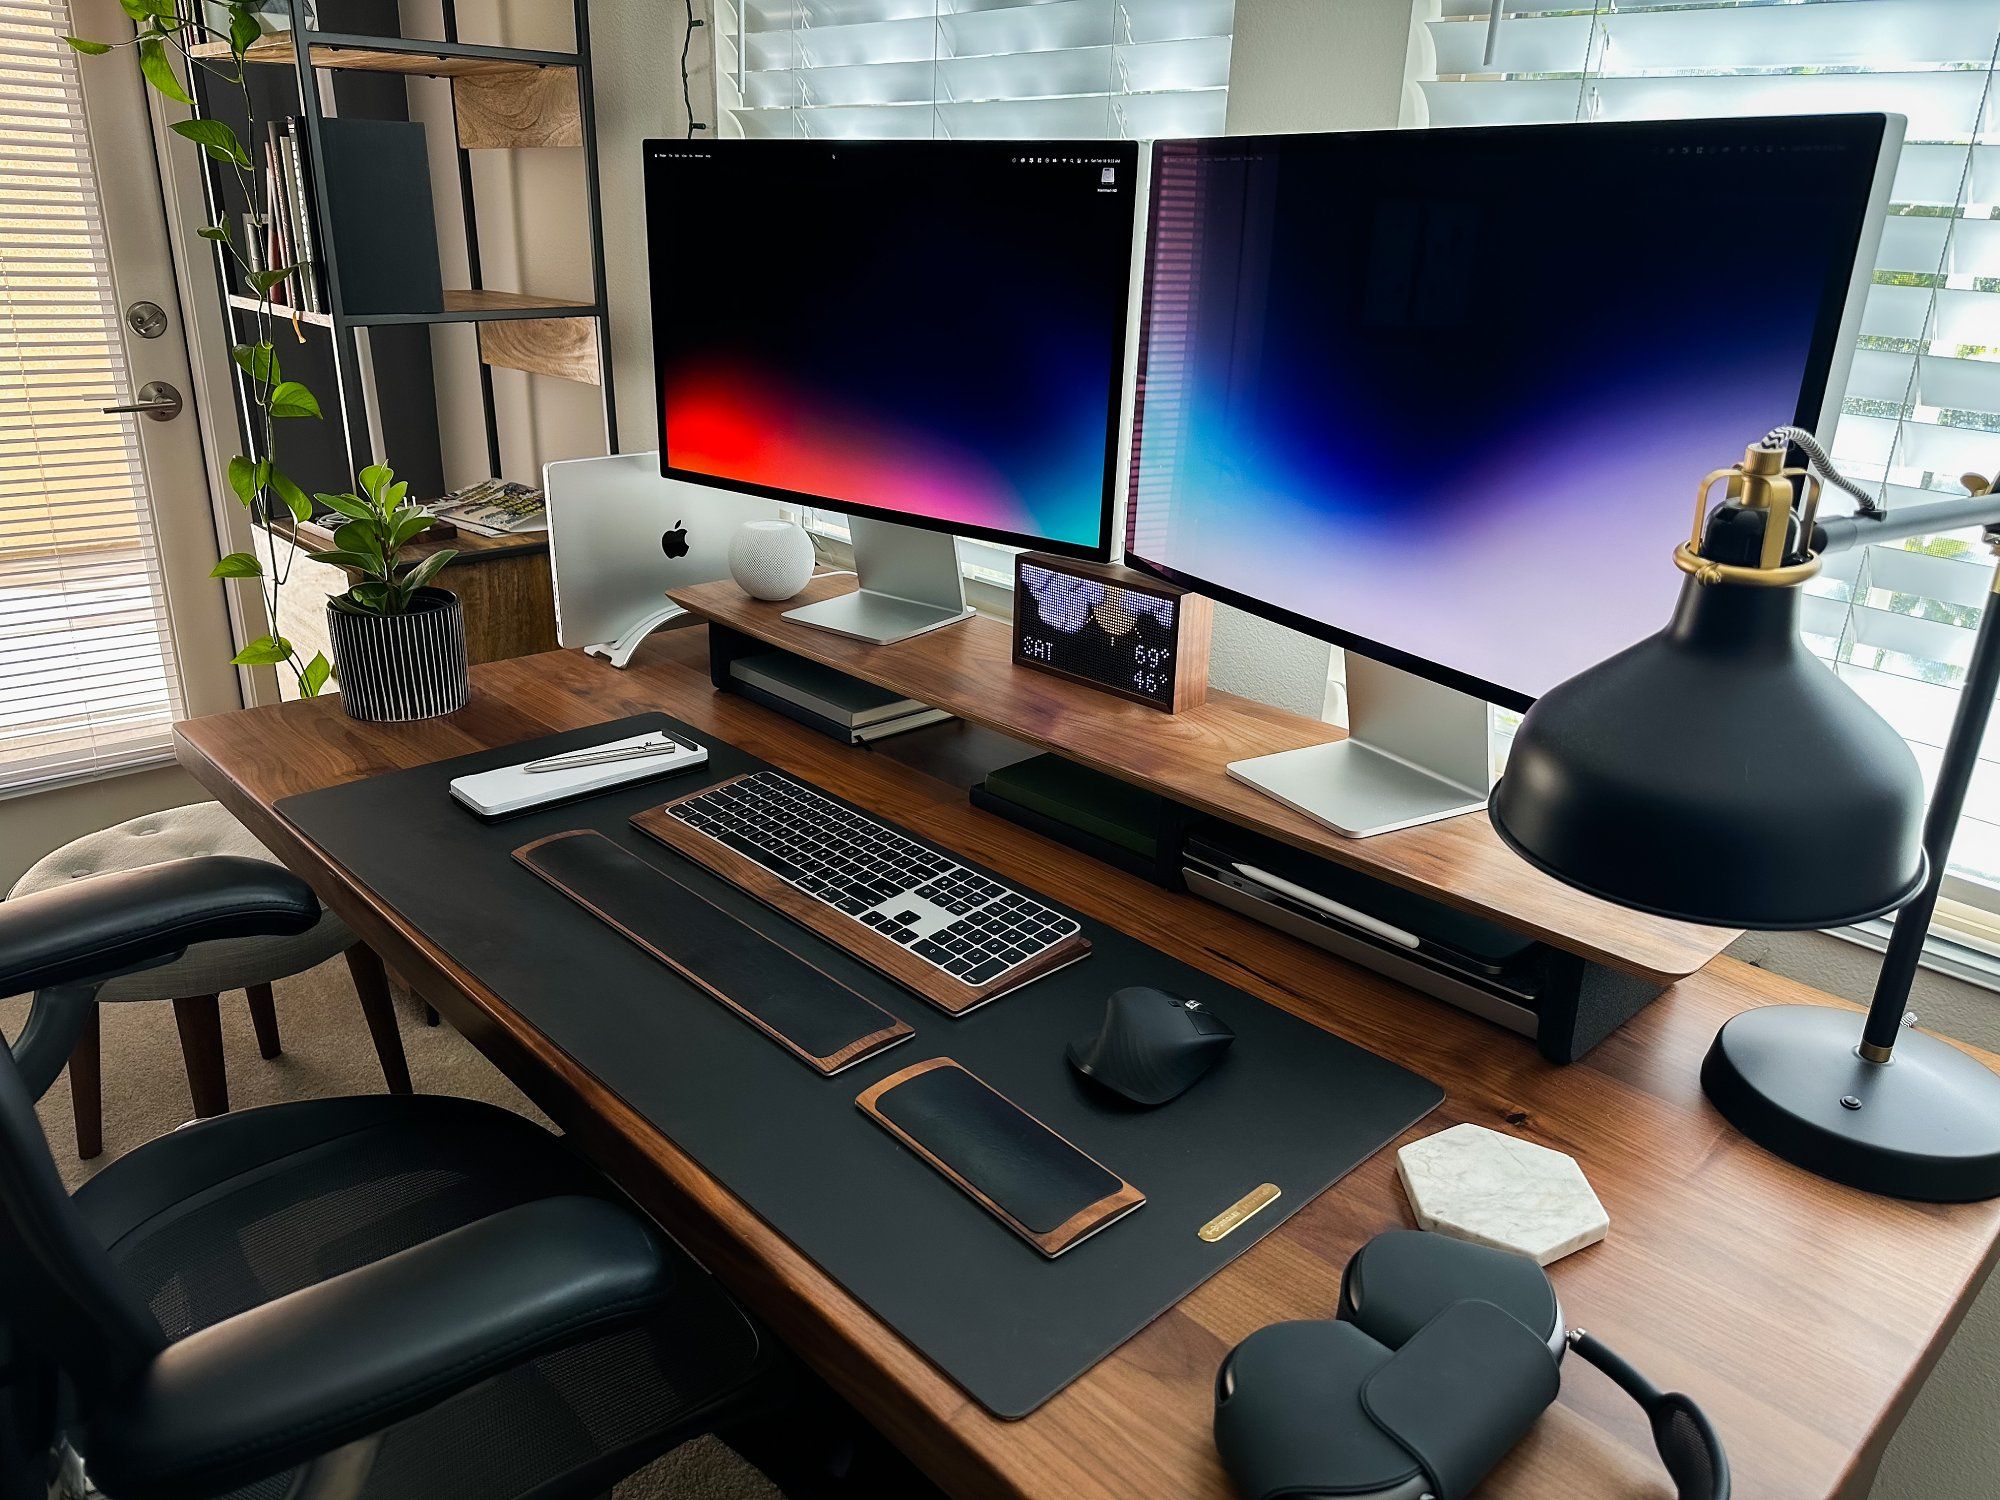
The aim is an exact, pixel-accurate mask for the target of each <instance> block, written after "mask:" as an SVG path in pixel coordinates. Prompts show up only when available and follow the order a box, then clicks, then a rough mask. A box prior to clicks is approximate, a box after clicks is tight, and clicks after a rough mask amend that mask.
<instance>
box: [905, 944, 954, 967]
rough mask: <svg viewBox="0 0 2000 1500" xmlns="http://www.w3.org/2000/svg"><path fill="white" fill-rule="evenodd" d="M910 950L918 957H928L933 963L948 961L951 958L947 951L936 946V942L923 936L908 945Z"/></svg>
mask: <svg viewBox="0 0 2000 1500" xmlns="http://www.w3.org/2000/svg"><path fill="white" fill-rule="evenodd" d="M910 951H911V952H912V953H914V954H916V955H917V957H919V958H927V959H929V960H930V961H931V962H932V963H934V964H942V963H948V962H949V961H950V960H951V958H952V955H951V954H950V953H948V952H947V951H945V949H943V948H941V947H940V946H938V944H936V943H934V942H932V941H931V940H930V939H929V938H923V939H920V940H919V941H917V942H914V943H912V944H911V945H910Z"/></svg>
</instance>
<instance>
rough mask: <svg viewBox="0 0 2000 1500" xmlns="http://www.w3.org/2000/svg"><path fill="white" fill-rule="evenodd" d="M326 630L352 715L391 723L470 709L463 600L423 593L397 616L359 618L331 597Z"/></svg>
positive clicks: (345, 704) (344, 700) (344, 701)
mask: <svg viewBox="0 0 2000 1500" xmlns="http://www.w3.org/2000/svg"><path fill="white" fill-rule="evenodd" d="M326 629H327V634H328V636H330V637H331V638H332V641H333V670H334V675H335V677H336V678H337V679H338V681H339V684H340V703H341V707H343V708H345V709H346V710H347V715H348V717H349V718H352V719H368V720H371V721H373V722H375V723H391V724H393V723H401V722H402V721H404V720H407V719H432V718H436V717H437V716H438V715H439V714H448V713H450V712H452V711H453V710H454V709H460V708H463V707H465V700H466V699H467V697H469V696H470V694H471V686H470V684H469V683H468V681H467V678H466V665H465V617H464V615H463V614H462V613H461V612H460V610H459V607H458V595H456V594H453V593H449V592H447V591H446V590H444V589H418V590H417V592H416V594H415V595H414V596H413V597H412V598H411V600H410V608H409V609H408V610H406V611H405V612H404V613H402V614H400V615H369V614H362V613H361V612H360V611H359V610H353V609H342V608H341V607H340V605H339V604H338V603H336V602H335V601H333V600H331V599H329V600H328V601H327V605H326Z"/></svg>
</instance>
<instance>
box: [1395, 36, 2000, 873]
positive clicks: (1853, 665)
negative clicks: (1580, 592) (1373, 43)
mask: <svg viewBox="0 0 2000 1500" xmlns="http://www.w3.org/2000/svg"><path fill="white" fill-rule="evenodd" d="M1503 8H1504V12H1505V13H1504V15H1501V16H1500V17H1499V18H1498V19H1497V20H1496V19H1494V18H1493V16H1492V14H1491V12H1492V7H1491V6H1490V5H1489V0H1443V5H1442V11H1443V15H1442V16H1441V17H1440V18H1439V19H1436V20H1433V21H1430V22H1429V23H1428V24H1427V26H1426V27H1425V35H1426V37H1427V44H1428V47H1429V49H1430V51H1431V54H1432V55H1431V58H1430V59H1429V61H1430V62H1431V63H1432V67H1431V68H1430V69H1429V70H1428V71H1427V73H1424V74H1421V75H1420V76H1424V77H1425V78H1426V81H1424V82H1423V83H1422V85H1421V89H1422V96H1423V112H1424V113H1427V115H1428V121H1427V123H1428V124H1430V125H1433V126H1439V125H1473V124H1502V123H1515V122H1526V121H1561V120H1578V121H1590V120H1629V119H1663V118H1675V117H1681V116H1691V115H1703V116H1716V115H1739V114H1793V113H1819V112H1833V111H1840V110H1885V111H1891V112H1894V113H1897V114H1902V115H1905V116H1907V117H1908V119H1909V130H1908V143H1907V144H1906V146H1905V147H1904V151H1903V156H1902V161H1901V164H1900V167H1899V169H1898V172H1897V175H1896V180H1895V186H1894V188H1893V189H1892V192H1891V199H1892V201H1891V205H1890V209H1889V219H1888V222H1887V224H1886V225H1885V227H1884V231H1883V235H1882V244H1881V249H1880V251H1879V253H1878V257H1877V270H1876V273H1875V279H1874V286H1873V288H1872V289H1871V291H1870V294H1869V297H1868V302H1867V306H1866V312H1865V315H1864V318H1863V323H1862V332H1861V336H1860V340H1859V344H1858V347H1857V349H1856V351H1855V356H1854V365H1853V369H1852V372H1851V374H1850V377H1849V381H1848V386H1847V390H1846V392H1845V398H1844V400H1843V402H1842V404H1841V407H1840V412H1841V415H1840V419H1839V425H1838V427H1837V429H1836V431H1835V441H1834V455H1835V458H1836V461H1837V462H1839V464H1840V466H1841V468H1842V469H1843V470H1844V471H1846V472H1847V473H1848V474H1850V475H1851V476H1852V477H1853V478H1855V479H1857V480H1859V481H1860V482H1861V483H1862V484H1863V485H1864V487H1868V488H1871V489H1876V490H1878V491H1879V492H1880V494H1881V497H1882V500H1883V502H1884V503H1885V504H1887V505H1889V506H1891V507H1893V506H1895V505H1899V504H1907V503H1913V502H1918V501H1922V500H1925V499H1937V498H1942V497H1944V496H1955V495H1962V494H1963V493H1964V490H1963V489H1962V488H1961V487H1960V485H1959V484H1958V482H1957V480H1958V476H1959V475H1960V474H1962V473H1965V472H1967V471H1972V472H1977V473H1981V474H1987V475H1991V474H1993V473H1994V471H1995V469H1996V467H2000V98H1996V97H1995V89H1994V74H1995V62H1996V56H2000V5H1995V4H1972V3H1967V0H1720V3H1718V0H1706V3H1702V0H1696V3H1689V0H1673V3H1661V4H1649V3H1643V0H1642V3H1629V0H1620V3H1618V4H1616V5H1615V6H1614V5H1612V4H1609V3H1599V4H1597V5H1595V6H1594V7H1593V6H1591V5H1589V4H1580V3H1579V0H1551V3H1542V0H1506V3H1505V4H1504V7H1503ZM1422 63H1423V60H1422V59H1421V58H1420V59H1419V67H1420V68H1421V67H1422ZM1766 228H1767V229H1769V230H1771V231H1773V232H1778V233H1782V220H1781V219H1780V220H1779V221H1778V222H1776V223H1775V224H1774V225H1771V226H1766ZM1661 232H1662V233H1664V234H1674V235H1680V236H1684V237H1685V238H1686V240H1687V242H1688V244H1689V246H1690V250H1691V252H1693V253H1698V250H1699V245H1700V240H1701V236H1702V235H1703V234H1719V233H1726V232H1728V230H1727V226H1724V225H1719V224H1717V225H1696V224H1673V225H1662V226H1661ZM1760 232H1762V231H1760ZM1587 245H1588V240H1587V237H1586V236H1584V235H1582V234H1579V236H1578V237H1577V239H1576V240H1575V242H1573V243H1572V244H1571V245H1569V246H1568V247H1567V251H1566V253H1584V252H1585V251H1587ZM1717 357H1718V358H1726V357H1727V353H1726V351H1723V350H1718V351H1717ZM1754 436H1756V434H1754V433H1745V434H1744V437H1745V440H1746V441H1748V440H1749V439H1750V438H1752V437H1754ZM1739 456H1740V455H1737V454H1730V453H1723V454H1717V455H1715V457H1714V463H1715V464H1716V465H1718V466H1719V465H1722V464H1726V463H1730V462H1733V461H1734V460H1735V459H1736V458H1737V457H1739ZM1697 477H1698V476H1696V475H1692V474H1691V475H1689V476H1688V482H1689V484H1690V486H1692V485H1693V482H1694V480H1695V479H1696V478H1697ZM1837 497H1838V492H1836V491H1832V490H1829V491H1828V492H1827V505H1828V509H1829V511H1830V512H1831V511H1833V510H1835V509H1837V508H1840V507H1839V506H1838V505H1837V503H1836V501H1837ZM1672 541H1673V538H1672V537H1666V538H1663V539H1662V543H1661V545H1662V549H1663V552H1662V558H1663V565H1664V549H1665V548H1666V547H1668V546H1670V545H1671V543H1672ZM1992 567H1993V560H1992V559H1991V558H1990V557H1988V556H1987V555H1986V554H1985V551H1984V549H1982V548H1981V547H1980V545H1979V542H1978V539H1977V537H1976V536H1974V535H1971V534H1961V535H1956V536H1942V537H1925V538H1919V539H1915V540H1912V541H1910V542H1906V543H1895V544H1891V545H1884V546H1879V547H1871V548H1867V549H1864V550H1861V551H1858V552H1854V553H1847V554H1843V555H1840V556H1836V557H1834V558H1831V559H1829V560H1828V563H1827V567H1826V570H1825V573H1824V575H1823V576H1822V577H1821V578H1820V579H1818V580H1816V581H1815V583H1814V584H1813V585H1812V590H1811V597H1810V598H1809V599H1808V600H1807V607H1806V624H1805V629H1806V633H1807V638H1808V641H1809V643H1810V644H1811V645H1812V647H1813V648H1814V649H1815V650H1816V651H1817V652H1818V653H1819V654H1820V655H1821V656H1822V657H1824V658H1825V659H1826V660H1827V661H1828V662H1829V663H1830V664H1831V665H1832V666H1833V669H1834V670H1835V671H1837V672H1838V673H1840V675H1841V676H1842V677H1843V678H1845V679H1846V680H1847V681H1848V682H1849V683H1850V684H1851V685H1852V686H1853V687H1854V688H1855V689H1856V690H1857V691H1858V692H1859V693H1860V694H1861V695H1862V696H1863V697H1864V698H1866V699H1867V700H1868V701H1869V702H1870V703H1871V704H1873V705H1874V706H1875V708H1876V709H1877V710H1878V711H1879V712H1880V713H1881V714H1882V715H1883V716H1884V717H1885V718H1887V719H1888V720H1889V722H1890V723H1891V724H1893V725H1895V726H1896V728H1897V729H1898V731H1900V732H1901V734H1902V735H1903V737H1904V738H1905V739H1906V740H1907V741H1908V742H1909V744H1910V747H1911V748H1912V749H1913V750H1914V751H1915V752H1916V756H1917V760H1918V763H1919V764H1920V765H1921V766H1922V767H1923V768H1924V771H1925V774H1926V776H1927V777H1928V776H1930V775H1931V774H1933V773H1934V772H1935V770H1936V767H1937V762H1938V759H1939V756H1940V753H1941V747H1942V746H1943V744H1944V738H1945V733H1946V731H1947V730H1948V729H1949V727H1950V724H1951V717H1952V713H1953V711H1954V709H1955V707H1956V705H1957V697H1958V692H1957V689H1958V684H1959V682H1960V681H1961V679H1962V678H1963V675H1964V669H1965V665H1966V662H1967V660H1968V659H1969V657H1970V654H1971V650H1972V635H1973V631H1974V629H1975V628H1976V626H1977V625H1978V623H1979V616H1980V610H1981V608H1982V607H1983V604H1984V601H1985V598H1986V594H1987V587H1988V583H1989V581H1990V578H1991V574H1992ZM1800 774H1801V776H1802V777H1805V778H1806V779H1807V781H1808V783H1809V781H1810V775H1811V771H1810V768H1809V767H1802V768H1801V772H1800ZM1946 893H1947V895H1955V896H1957V897H1959V898H1960V899H1961V900H1967V901H1974V902H1977V903H1978V904H1981V905H1984V906H1986V907H1988V908H2000V737H1996V736H1995V735H1994V734H1993V733H1991V732H1990V731H1989V733H1988V735H1987V741H1986V749H1985V756H1984V758H1982V760H1981V762H1980V766H1979V769H1978V772H1977V773H1976V774H1975V776H1974V778H1973V784H1972V791H1971V794H1970V797H1969V799H1968V801H1967V805H1966V816H1965V820H1964V823H1963V824H1962V825H1961V827H1960V830H1959V835H1958V840H1957V843H1956V845H1955V846H1954V848H1953V850H1952V878H1951V880H1950V881H1949V882H1948V883H1947V888H1946Z"/></svg>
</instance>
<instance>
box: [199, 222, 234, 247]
mask: <svg viewBox="0 0 2000 1500" xmlns="http://www.w3.org/2000/svg"><path fill="white" fill-rule="evenodd" d="M195 233H196V234H198V235H200V236H201V237H202V238H203V239H205V240H221V241H223V242H224V243H225V244H231V243H234V242H233V241H232V240H231V239H230V236H229V226H228V225H227V224H210V225H209V226H208V227H207V228H205V229H197V230H196V231H195Z"/></svg>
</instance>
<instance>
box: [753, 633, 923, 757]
mask: <svg viewBox="0 0 2000 1500" xmlns="http://www.w3.org/2000/svg"><path fill="white" fill-rule="evenodd" d="M729 675H730V677H731V678H733V679H734V680H735V681H736V682H737V684H738V685H739V686H742V687H748V688H754V689H755V690H756V692H755V693H753V694H751V695H750V696H753V697H757V698H758V700H759V701H766V700H768V699H770V698H777V699H780V700H782V701H783V702H785V703H789V704H791V705H792V706H793V707H795V708H800V709H803V710H804V711H805V712H806V713H808V714H811V715H812V716H813V717H814V718H815V719H819V720H822V721H824V722H825V723H826V724H827V725H829V726H831V727H832V728H833V729H835V730H837V731H840V732H842V733H845V734H849V735H854V736H857V737H860V738H875V737H877V733H878V732H884V731H887V732H894V731H898V730H902V729H915V728H918V727H920V725H919V724H918V723H915V722H909V723H906V722H905V721H906V720H912V721H914V720H921V722H922V723H923V724H935V723H937V722H938V721H939V720H941V719H948V718H950V717H951V715H950V714H948V713H945V712H944V711H943V710H941V709H936V708H932V707H931V706H930V705H929V704H928V703H919V702H918V701H917V700H916V699H915V698H905V697H904V696H903V695H902V694H900V693H892V692H890V691H889V690H888V689H887V688H883V687H877V686H876V685H875V684H874V683H872V682H863V681H862V680H861V679H860V678H858V677H850V676H848V675H847V674H846V673H845V672H842V671H839V670H837V669H836V668H833V667H829V666H826V665H824V664H823V663H821V662H816V661H810V660H808V659H806V658H805V657H802V656H794V655H793V654H792V653H791V652H789V651H760V652H757V653H755V654H754V655H751V656H739V657H737V658H736V660H734V661H732V662H731V663H730V664H729Z"/></svg>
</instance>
